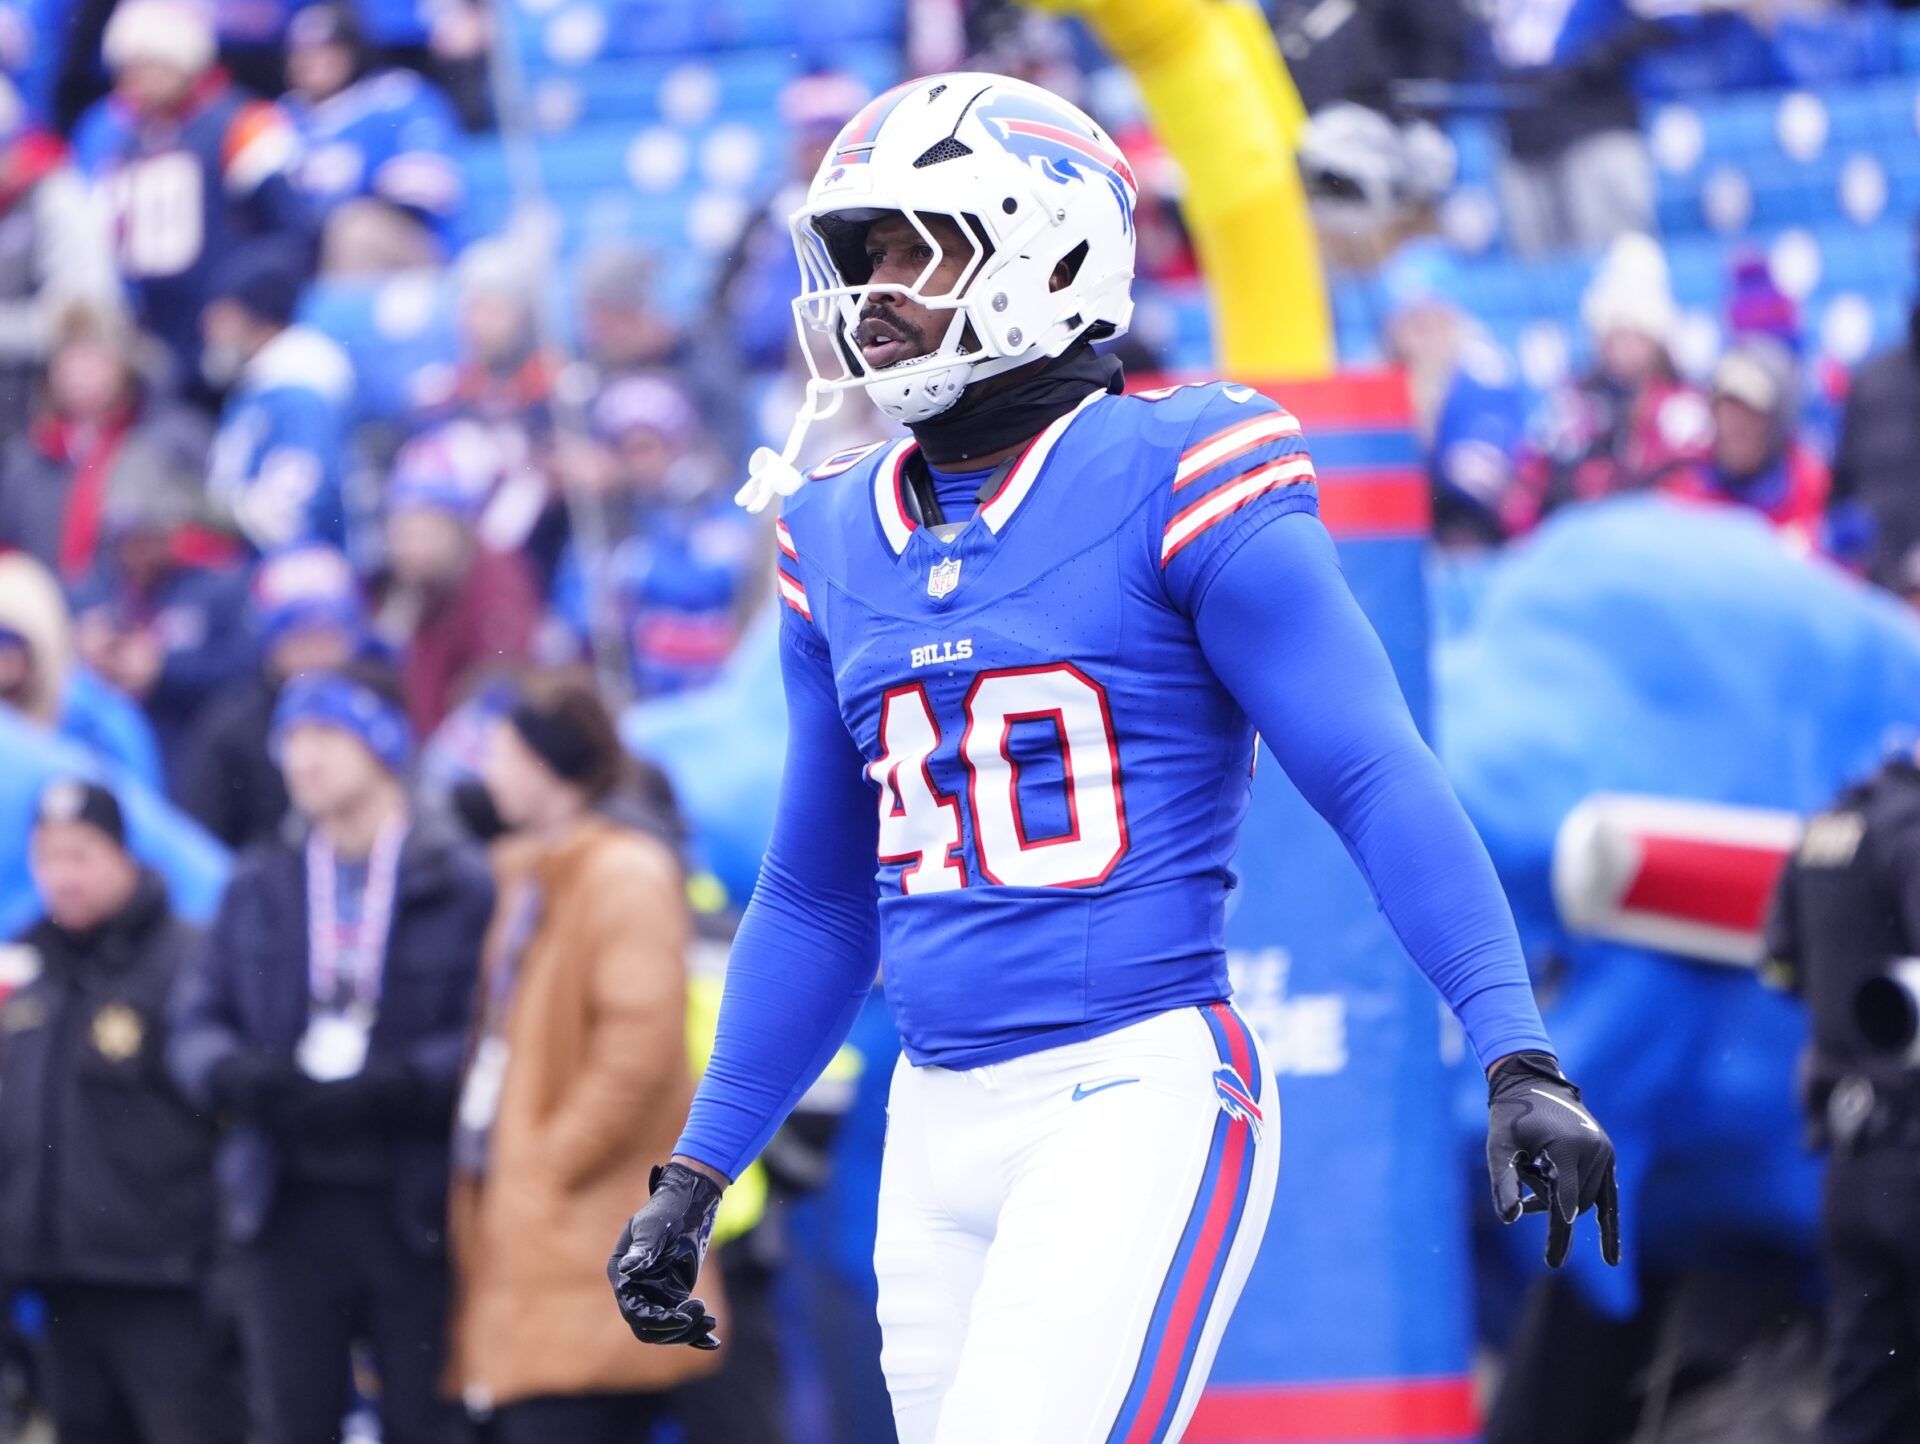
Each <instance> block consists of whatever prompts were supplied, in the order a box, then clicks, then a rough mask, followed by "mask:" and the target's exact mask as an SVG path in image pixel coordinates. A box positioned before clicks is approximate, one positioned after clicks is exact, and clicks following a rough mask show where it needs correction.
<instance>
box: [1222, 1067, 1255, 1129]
mask: <svg viewBox="0 0 1920 1444" xmlns="http://www.w3.org/2000/svg"><path fill="white" fill-rule="evenodd" d="M1213 1088H1214V1091H1215V1092H1216V1093H1218V1094H1219V1095H1220V1107H1221V1110H1222V1111H1223V1112H1225V1113H1227V1114H1229V1115H1231V1116H1232V1117H1234V1118H1239V1119H1242V1120H1243V1121H1244V1122H1245V1123H1246V1125H1247V1127H1248V1128H1251V1129H1252V1130H1253V1135H1254V1137H1256V1138H1258V1137H1259V1136H1260V1124H1261V1113H1260V1105H1259V1104H1258V1103H1255V1102H1254V1101H1253V1090H1252V1089H1250V1088H1249V1087H1247V1085H1246V1081H1245V1080H1244V1079H1242V1078H1241V1076H1240V1075H1239V1073H1237V1072H1235V1071H1234V1070H1233V1069H1232V1068H1216V1069H1214V1072H1213Z"/></svg>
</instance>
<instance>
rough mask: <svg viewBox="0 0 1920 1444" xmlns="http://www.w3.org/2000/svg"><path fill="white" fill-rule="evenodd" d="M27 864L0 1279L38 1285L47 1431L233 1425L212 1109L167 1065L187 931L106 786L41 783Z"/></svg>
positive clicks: (219, 1434) (7, 1035) (83, 1433)
mask: <svg viewBox="0 0 1920 1444" xmlns="http://www.w3.org/2000/svg"><path fill="white" fill-rule="evenodd" d="M32 866H33V876H34V885H35V887H36V889H37V890H38V892H39V894H40V898H41V901H42V904H43V906H44V907H45V909H46V913H45V916H44V917H42V918H41V919H40V921H38V922H37V923H35V924H34V925H33V926H32V927H31V928H29V929H28V930H27V932H26V933H25V934H24V935H23V936H22V937H21V938H20V939H19V943H20V944H21V945H23V946H24V947H25V948H27V949H29V950H31V953H32V955H33V956H34V958H35V959H36V961H37V963H38V968H39V971H38V973H37V975H36V976H35V977H34V978H33V979H32V981H30V982H28V983H27V984H26V985H25V986H24V987H22V988H21V989H20V990H19V991H17V992H15V993H14V994H13V995H12V996H11V997H10V998H8V999H7V1000H6V1002H5V1006H4V1008H0V1280H6V1281H10V1282H11V1283H14V1284H32V1285H34V1286H35V1287H37V1288H39V1289H40V1290H42V1291H43V1292H44V1293H45V1295H46V1297H47V1302H48V1305H49V1327H48V1355H49V1358H48V1365H49V1367H48V1380H47V1382H48V1385H49V1388H48V1390H47V1401H48V1403H49V1405H50V1406H51V1410H52V1413H53V1422H54V1426H55V1428H56V1429H57V1430H58V1431H59V1435H60V1437H61V1438H62V1439H64V1440H71V1441H80V1444H85V1441H103V1444H104V1441H123V1440H124V1441H129V1444H239V1441H240V1440H241V1439H242V1437H243V1434H244V1428H243V1423H242V1417H241V1411H240V1407H239V1406H240V1391H239V1388H238V1383H239V1380H238V1360H237V1358H236V1357H235V1356H234V1353H233V1351H232V1350H231V1349H230V1348H229V1347H228V1339H227V1333H226V1330H225V1329H224V1328H223V1327H222V1326H221V1325H220V1324H218V1323H217V1322H216V1319H215V1317H214V1314H213V1312H212V1311H211V1310H210V1308H209V1307H208V1300H207V1287H206V1285H207V1275H208V1270H209V1267H210V1265H211V1263H212V1259H213V1253H214V1242H215V1239H216V1236H217V1229H216V1226H215V1219H214V1189H213V1127H212V1123H211V1121H210V1120H209V1119H207V1118H206V1117H204V1116H202V1115H201V1114H199V1113H197V1112H196V1111H195V1110H194V1108H193V1107H192V1105H190V1104H189V1103H188V1102H187V1100H186V1099H185V1098H184V1097H182V1096H181V1095H180V1093H179V1092H178V1091H177V1090H176V1089H175V1087H174V1084H173V1082H172V1080H171V1079H170V1078H169V1077H168V1076H167V1072H166V1066H165V1052H166V1041H167V1023H166V1000H167V995H168V991H169V989H170V988H171V987H172V986H173V983H174V980H175V978H176V976H177V974H178V973H179V971H180V970H181V968H182V967H183V966H184V965H185V963H186V960H187V958H188V956H189V955H190V953H191V952H192V950H193V948H194V946H195V944H196V937H195V934H194V932H193V930H192V929H191V928H189V927H187V926H186V925H185V924H184V923H182V922H180V921H179V920H177V919H176V918H175V917H174V915H173V913H172V911H171V910H170V909H169V907H168V906H167V893H166V886H165V884H164V883H162V882H161V881H160V879H159V878H158V877H157V876H155V875H154V874H153V873H151V872H149V871H147V870H146V869H144V868H142V867H141V866H140V864H139V863H138V862H136V861H135V860H134V859H133V858H132V857H131V856H130V855H129V854H128V852H127V850H126V825H125V822H124V819H123V817H122V815H121V811H120V804H119V802H118V800H117V799H116V798H115V797H114V795H113V793H111V792H110V791H108V790H107V789H105V788H103V787H99V786H96V785H94V784H92V783H87V782H80V781H77V780H73V779H62V780H57V781H55V782H53V783H51V784H50V785H49V786H48V787H47V788H46V790H45V791H44V792H43V793H42V794H41V800H40V805H39V808H38V817H37V819H36V822H35V826H34V830H33V840H32ZM0 1292H4V1289H0Z"/></svg>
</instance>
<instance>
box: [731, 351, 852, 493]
mask: <svg viewBox="0 0 1920 1444" xmlns="http://www.w3.org/2000/svg"><path fill="white" fill-rule="evenodd" d="M840 396H841V392H840V391H838V390H835V389H833V388H830V387H828V386H827V385H826V383H825V382H823V381H821V380H820V378H819V377H817V376H816V377H814V378H813V379H812V380H810V381H808V382H807V393H806V396H805V397H804V398H803V399H802V400H801V402H800V409H799V411H797V412H795V413H794V418H793V425H792V426H791V427H790V428H789V429H788V431H787V444H786V445H785V446H783V447H781V448H780V450H778V451H775V450H774V449H773V448H772V447H770V446H757V447H755V448H754V451H753V455H752V456H750V457H748V458H747V480H746V484H745V485H744V486H742V487H741V488H740V489H739V490H738V491H736V492H735V493H734V494H733V501H734V505H736V506H742V507H745V508H746V509H747V510H748V511H750V512H752V513H754V514H755V515H756V516H757V515H759V514H760V513H761V512H763V511H765V510H766V509H767V507H768V506H769V505H771V504H772V502H773V499H774V498H775V497H776V496H792V495H793V494H794V493H795V492H796V491H798V490H800V484H801V483H802V482H803V481H805V480H806V476H805V475H804V474H803V473H802V472H801V471H800V470H799V469H798V468H797V467H795V466H794V464H793V463H794V458H796V457H797V456H799V455H800V447H801V444H802V443H803V442H804V441H805V440H806V439H807V431H808V429H809V428H810V427H811V426H812V425H813V423H814V422H816V421H825V420H826V419H827V418H828V417H830V416H832V415H833V414H834V413H835V412H836V411H838V410H839V409H840Z"/></svg>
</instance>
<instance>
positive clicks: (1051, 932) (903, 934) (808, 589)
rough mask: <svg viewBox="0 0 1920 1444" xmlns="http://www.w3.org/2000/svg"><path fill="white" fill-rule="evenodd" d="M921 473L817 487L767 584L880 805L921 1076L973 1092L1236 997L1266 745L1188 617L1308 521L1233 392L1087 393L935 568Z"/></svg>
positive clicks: (1260, 429) (890, 901)
mask: <svg viewBox="0 0 1920 1444" xmlns="http://www.w3.org/2000/svg"><path fill="white" fill-rule="evenodd" d="M914 448H915V443H914V442H912V441H901V442H895V443H892V444H882V445H880V446H878V447H874V448H870V449H867V450H865V451H860V452H854V453H849V454H843V455H842V456H840V457H837V458H834V459H832V460H830V461H828V462H827V463H824V464H823V465H821V466H820V467H818V468H816V469H815V471H814V472H813V474H812V478H813V479H812V480H810V481H809V483H808V484H807V485H805V486H803V487H802V488H801V489H800V491H799V492H798V493H797V494H796V495H795V496H793V497H792V498H790V499H789V500H788V501H787V503H786V506H785V510H784V514H783V516H782V518H781V521H780V523H779V525H778V527H777V535H778V543H779V549H780V556H779V568H780V570H779V575H778V576H777V578H776V585H777V589H778V591H779V595H780V597H781V600H782V601H783V603H784V604H785V610H784V614H783V615H784V625H785V626H786V627H787V628H788V629H789V634H790V636H791V637H792V638H793V640H794V641H795V642H796V643H797V644H798V645H800V646H801V647H802V648H803V649H805V650H808V651H810V652H811V653H813V654H814V655H815V656H816V657H817V658H819V659H820V660H821V662H822V664H823V665H825V666H829V667H830V668H831V671H832V675H833V681H834V688H835V692H836V694H837V696H838V700H839V706H840V713H841V717H842V719H843V720H844V722H845V723H846V726H847V729H848V731H849V733H850V734H851V735H852V737H853V739H854V741H855V742H856V743H857V744H858V746H859V748H860V750H861V752H862V754H863V755H864V757H865V759H866V763H867V766H866V772H867V778H868V780H869V782H870V783H871V784H872V785H873V787H874V789H875V792H876V796H877V806H878V808H879V817H880V844H879V857H878V860H877V869H878V883H879V896H880V901H879V911H880V929H881V966H882V969H883V972H884V975H885V981H886V987H887V993H888V997H889V1000H890V1002H891V1003H892V1006H893V1009H894V1012H895V1016H896V1019H897V1021H898V1022H899V1025H900V1029H901V1032H902V1035H903V1038H904V1041H905V1044H906V1048H907V1051H908V1054H909V1056H910V1057H911V1058H912V1060H913V1061H914V1062H915V1063H917V1064H927V1063H934V1064H940V1065H944V1066H953V1067H973V1066H978V1065H980V1064H982V1063H988V1062H992V1061H994V1060H995V1059H997V1058H1004V1057H1010V1056H1014V1055H1017V1054H1019V1053H1021V1052H1024V1051H1027V1050H1029V1049H1030V1048H1031V1047H1032V1046H1034V1040H1035V1039H1036V1038H1039V1037H1041V1036H1043V1035H1044V1036H1045V1037H1046V1038H1047V1039H1048V1043H1049V1045H1050V1044H1052V1043H1055V1042H1067V1041H1072V1040H1073V1039H1075V1038H1076V1037H1087V1036H1093V1035H1095V1034H1098V1033H1101V1032H1105V1031H1109V1030H1111V1029H1112V1028H1115V1027H1118V1026H1122V1025H1124V1024H1125V1023H1126V1022H1128V1021H1131V1020H1132V1019H1135V1018H1140V1017H1145V1016H1148V1015H1150V1014H1153V1013H1157V1012H1160V1011H1163V1010H1165V1009H1169V1008H1176V1007H1182V1006H1188V1005H1196V1004H1201V1003H1206V1002H1210V1001H1213V1000H1216V999H1220V998H1224V997H1226V996H1227V994H1228V991H1229V989H1228V983H1227V970H1226V958H1225V946H1224V923H1225V903H1226V896H1227V892H1228V890H1229V889H1230V888H1231V887H1232V886H1233V885H1234V875H1233V870H1232V866H1231V859H1232V857H1233V853H1234V850H1235V845H1236V842H1237V835H1238V831H1239V827H1240V822H1241V819H1242V817H1243V816H1244V815H1245V813H1246V809H1247V803H1248V796H1249V789H1250V786H1251V775H1252V767H1253V755H1254V733H1253V727H1252V724H1251V723H1250V722H1249V721H1248V719H1247V717H1246V715H1245V714H1244V712H1243V711H1242V710H1241V708H1240V706H1239V705H1238V704H1237V703H1236V702H1235V701H1234V699H1233V698H1232V697H1231V696H1230V695H1229V694H1228V692H1227V691H1226V689H1225V688H1224V687H1223V686H1222V685H1221V683H1220V682H1219V680H1218V679H1217V678H1216V677H1215V676H1214V673H1213V671H1212V669H1211V668H1210V667H1209V666H1208V664H1207V660H1206V657H1205V656H1204V655H1203V654H1202V652H1201V648H1200V644H1199V642H1198V640H1197V638H1196V636H1195V630H1194V624H1193V621H1192V617H1193V615H1194V613H1195V610H1196V609H1197V607H1198V605H1199V603H1200V600H1201V599H1202V598H1203V597H1204V596H1205V594H1206V589H1207V587H1208V585H1209V584H1210V583H1211V581H1212V579H1213V577H1214V576H1215V575H1217V573H1218V570H1219V568H1220V567H1221V566H1223V565H1224V564H1225V562H1226V560H1227V558H1228V557H1230V556H1231V555H1232V554H1233V552H1234V551H1235V550H1236V549H1237V547H1238V545H1239V544H1240V543H1241V542H1242V541H1244V540H1245V538H1246V537H1248V536H1249V535H1251V534H1252V533H1253V532H1254V531H1255V530H1257V529H1259V528H1260V527H1262V526H1265V525H1266V524H1268V523H1269V522H1270V521H1272V520H1273V519H1274V518H1275V517H1277V516H1281V515H1284V514H1286V513H1288V512H1292V511H1309V512H1311V511H1314V510H1315V509H1316V508H1317V505H1318V501H1317V494H1316V491H1315V486H1314V474H1313V465H1312V462H1311V460H1310V459H1309V457H1308V455H1307V451H1306V446H1305V443H1304V441H1303V440H1302V438H1301V435H1300V427H1299V424H1298V422H1296V421H1295V420H1294V418H1293V417H1292V416H1290V415H1289V414H1288V413H1287V412H1286V411H1285V410H1283V409H1282V408H1281V407H1279V406H1277V405H1276V404H1275V403H1274V402H1272V401H1270V400H1268V399H1267V398H1266V397H1264V396H1261V395H1259V394H1258V393H1256V392H1254V391H1252V390H1250V389H1248V388H1246V387H1240V386H1232V385H1226V384H1222V383H1211V384H1207V385H1201V386H1184V387H1175V388H1171V389H1168V390H1164V391H1159V392H1147V393H1141V394H1137V395H1132V396H1114V395H1109V394H1107V393H1105V392H1101V393H1096V394H1095V395H1093V396H1090V397H1088V398H1087V400H1086V401H1085V402H1083V403H1082V404H1081V405H1080V406H1079V407H1078V408H1076V409H1075V410H1074V411H1073V412H1071V413H1069V414H1068V415H1066V416H1063V417H1061V418H1060V419H1059V420H1057V421H1055V422H1054V423H1053V424H1052V425H1051V426H1049V427H1048V428H1047V429H1046V430H1045V431H1044V432H1042V433H1041V434H1040V435H1039V436H1038V437H1037V438H1035V440H1034V441H1033V443H1032V444H1031V445H1030V446H1029V447H1028V448H1027V450H1026V452H1025V454H1024V455H1022V456H1021V457H1020V459H1019V460H1018V461H1017V462H1016V463H1015V464H1014V466H1013V467H1012V468H1011V469H1010V470H1009V471H1008V472H1007V473H1006V475H1005V477H1004V480H1003V481H1002V482H1001V483H1000V485H999V487H998V489H997V490H996V491H995V492H994V493H993V494H992V495H991V496H990V497H988V498H987V499H986V500H984V501H983V502H982V503H981V504H980V506H979V509H978V511H977V513H976V514H975V515H974V516H973V517H972V518H971V519H969V520H967V521H966V522H965V523H964V525H961V526H959V528H958V530H957V531H950V529H948V528H940V529H938V530H939V531H941V532H945V533H948V534H949V539H946V540H943V539H942V537H941V536H940V535H936V529H934V528H930V527H927V526H923V525H919V524H917V523H916V521H915V520H914V516H913V512H912V509H911V508H910V506H909V505H908V502H907V499H906V493H905V490H904V488H905V485H906V479H905V476H904V474H903V473H904V470H905V468H906V466H907V464H908V462H909V459H910V457H911V456H912V453H913V451H914ZM1285 585H1286V579H1285V578H1284V577H1276V578H1275V579H1274V586H1275V588H1276V589H1278V590H1281V591H1284V588H1285Z"/></svg>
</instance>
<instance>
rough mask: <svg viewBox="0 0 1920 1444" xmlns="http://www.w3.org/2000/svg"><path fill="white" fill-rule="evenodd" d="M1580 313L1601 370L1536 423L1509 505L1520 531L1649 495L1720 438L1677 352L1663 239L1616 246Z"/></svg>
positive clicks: (1546, 408) (1560, 397)
mask: <svg viewBox="0 0 1920 1444" xmlns="http://www.w3.org/2000/svg"><path fill="white" fill-rule="evenodd" d="M1580 310H1581V317H1582V319H1583V320H1584V321H1585V322H1586V326H1587V332H1588V334H1589V336H1590V337H1591V338H1592V341H1593V354H1594V357H1595V359H1596V363H1597V364H1596V365H1595V366H1594V369H1593V370H1592V372H1590V373H1589V374H1588V375H1587V376H1585V377H1583V378H1581V379H1580V380H1578V381H1576V382H1573V383H1571V384H1569V385H1566V386H1562V387H1560V388H1558V389H1557V390H1555V391H1554V392H1553V393H1552V394H1551V395H1549V396H1548V397H1547V399H1546V401H1545V403H1544V404H1543V405H1542V407H1541V409H1540V412H1539V415H1538V416H1537V417H1536V418H1535V420H1534V423H1533V425H1532V428H1531V430H1532V432H1533V435H1532V436H1531V438H1530V439H1529V441H1528V442H1527V443H1526V444H1525V445H1524V446H1523V447H1522V448H1521V456H1520V462H1519V466H1518V468H1517V469H1516V473H1515V477H1514V485H1513V488H1512V490H1511V491H1510V492H1509V493H1508V500H1507V503H1506V506H1505V508H1504V512H1505V521H1506V524H1507V529H1508V530H1509V531H1510V532H1524V531H1526V530H1528V529H1529V528H1531V527H1533V526H1534V525H1536V524H1537V523H1538V522H1539V521H1541V520H1542V519H1543V518H1545V517H1546V516H1548V515H1550V514H1551V513H1552V512H1554V511H1555V510H1557V509H1558V508H1560V507H1562V506H1565V505H1567V504H1569V503H1572V502H1581V501H1598V500H1600V499H1601V498H1603V497H1608V496H1614V495H1617V494H1619V493H1621V492H1627V491H1639V490H1643V489H1645V488H1646V487H1649V486H1651V485H1653V484H1654V482H1656V481H1657V480H1659V478H1660V477H1662V476H1664V475H1665V474H1666V473H1667V472H1668V471H1669V470H1671V469H1673V468H1675V467H1678V466H1682V465H1685V464H1688V463H1691V462H1696V461H1699V460H1701V459H1702V458H1704V457H1705V455H1706V452H1707V447H1708V444H1709V442H1710V440H1711V438H1712V435H1713V418H1712V414H1711V411H1710V409H1709V407H1708V405H1707V399H1706V397H1704V396H1702V395H1701V394H1700V392H1699V390H1698V389H1697V388H1695V387H1693V386H1689V385H1688V384H1687V383H1686V382H1684V381H1682V380H1681V379H1680V375H1679V373H1678V371H1677V370H1676V369H1675V367H1674V364H1673V356H1672V354H1671V352H1670V351H1669V350H1668V344H1669V342H1670V341H1671V339H1672V335H1673V329H1674V326H1675V324H1676V321H1677V319H1678V312H1677V310H1676V308H1675V306H1674V302H1673V293H1672V291H1671V289H1670V287H1669V284H1668V276H1667V260H1666V256H1665V255H1664V254H1663V253H1662V252H1661V250H1660V246H1659V243H1658V242H1656V241H1654V240H1652V239H1651V238H1650V237H1647V236H1642V235H1630V236H1625V237H1622V238H1621V239H1620V240H1619V241H1617V242H1615V243H1614V245H1613V247H1612V249H1611V250H1609V251H1608V252H1607V255H1606V258H1605V260H1604V261H1602V263H1601V265H1600V270H1599V273H1598V274H1597V275H1595V277H1594V279H1593V283H1592V284H1591V285H1590V286H1589V287H1588V288H1587V293H1586V296H1585V297H1584V298H1583V299H1582V301H1581V306H1580Z"/></svg>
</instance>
